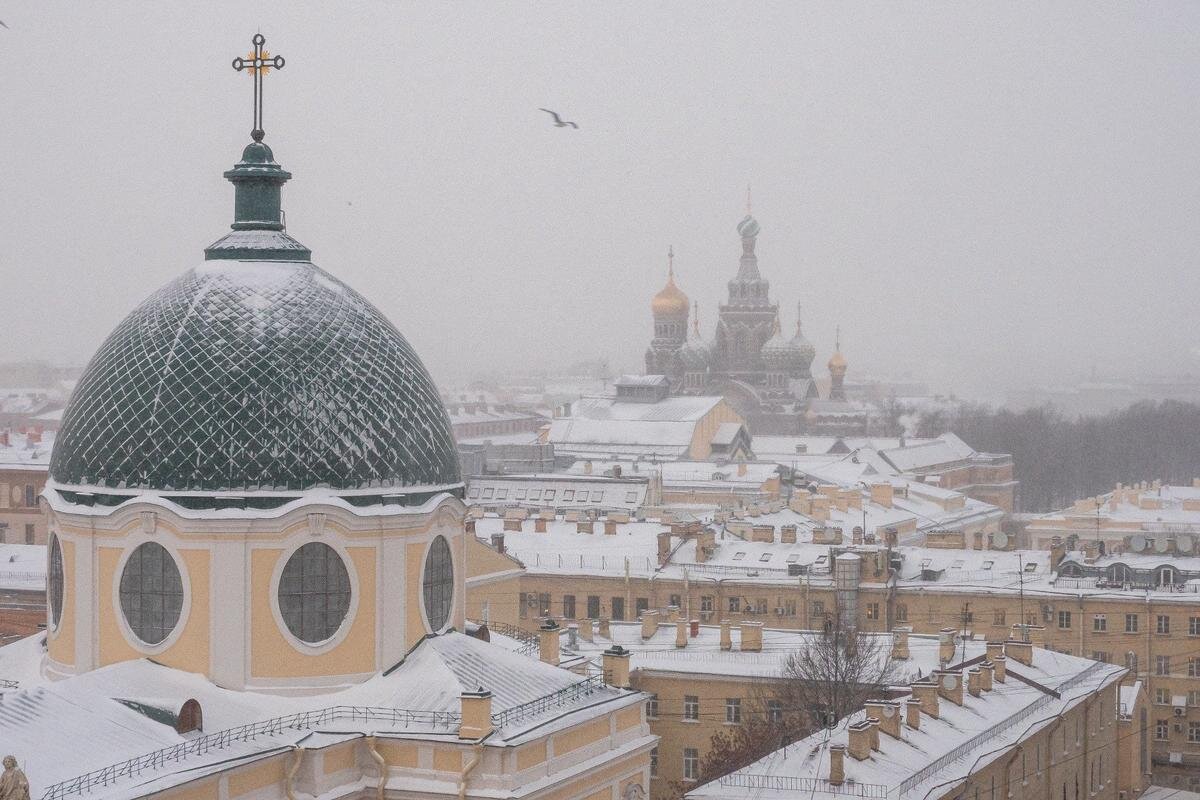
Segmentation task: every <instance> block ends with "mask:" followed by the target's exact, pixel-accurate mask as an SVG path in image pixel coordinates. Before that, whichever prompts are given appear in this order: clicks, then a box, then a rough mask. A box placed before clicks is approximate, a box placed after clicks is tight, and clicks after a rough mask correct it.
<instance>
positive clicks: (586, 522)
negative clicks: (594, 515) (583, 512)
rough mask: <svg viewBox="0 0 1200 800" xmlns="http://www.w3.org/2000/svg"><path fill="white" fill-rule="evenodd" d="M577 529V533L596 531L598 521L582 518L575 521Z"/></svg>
mask: <svg viewBox="0 0 1200 800" xmlns="http://www.w3.org/2000/svg"><path fill="white" fill-rule="evenodd" d="M575 531H576V532H577V533H595V532H596V523H595V522H593V521H592V520H590V519H581V520H579V521H578V522H576V523H575Z"/></svg>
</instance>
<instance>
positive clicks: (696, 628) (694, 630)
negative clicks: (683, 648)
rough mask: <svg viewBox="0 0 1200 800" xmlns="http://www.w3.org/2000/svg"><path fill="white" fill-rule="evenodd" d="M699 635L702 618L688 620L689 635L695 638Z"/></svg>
mask: <svg viewBox="0 0 1200 800" xmlns="http://www.w3.org/2000/svg"><path fill="white" fill-rule="evenodd" d="M699 635H700V620H698V619H690V620H688V636H690V637H691V638H693V639H695V638H696V637H697V636H699Z"/></svg>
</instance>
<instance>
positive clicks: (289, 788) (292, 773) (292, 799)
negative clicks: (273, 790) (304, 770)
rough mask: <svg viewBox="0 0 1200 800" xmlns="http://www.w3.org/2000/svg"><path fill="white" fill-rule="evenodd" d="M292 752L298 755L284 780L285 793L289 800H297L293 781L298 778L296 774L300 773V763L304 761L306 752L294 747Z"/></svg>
mask: <svg viewBox="0 0 1200 800" xmlns="http://www.w3.org/2000/svg"><path fill="white" fill-rule="evenodd" d="M292 751H293V752H294V753H295V754H296V758H295V760H294V761H292V765H291V766H290V767H288V771H287V774H286V775H285V776H284V779H283V791H284V794H286V795H287V798H288V800H296V791H295V787H294V786H293V785H292V780H293V779H294V778H295V777H296V773H297V772H299V771H300V763H301V762H302V761H304V750H303V749H302V748H299V747H292Z"/></svg>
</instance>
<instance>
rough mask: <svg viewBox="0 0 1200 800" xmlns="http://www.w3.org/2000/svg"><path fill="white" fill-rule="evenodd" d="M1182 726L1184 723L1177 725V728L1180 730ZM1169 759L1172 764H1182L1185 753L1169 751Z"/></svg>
mask: <svg viewBox="0 0 1200 800" xmlns="http://www.w3.org/2000/svg"><path fill="white" fill-rule="evenodd" d="M1182 727H1183V726H1182V725H1176V726H1175V730H1179V729H1180V728H1182ZM1167 761H1169V762H1171V763H1172V764H1182V763H1183V753H1168V754H1167Z"/></svg>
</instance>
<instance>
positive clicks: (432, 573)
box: [421, 536, 454, 631]
mask: <svg viewBox="0 0 1200 800" xmlns="http://www.w3.org/2000/svg"><path fill="white" fill-rule="evenodd" d="M421 591H422V595H423V597H424V600H425V621H426V622H427V623H428V624H429V629H430V630H431V631H440V630H441V629H442V628H444V627H445V626H446V622H447V620H449V619H450V608H451V607H452V606H453V604H454V561H453V560H452V559H451V558H450V545H449V544H448V543H447V542H446V538H445V537H444V536H437V537H435V538H434V540H433V542H432V543H431V544H430V545H429V554H428V555H427V556H426V557H425V574H424V576H423V578H422V581H421Z"/></svg>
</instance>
